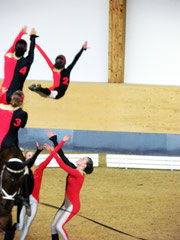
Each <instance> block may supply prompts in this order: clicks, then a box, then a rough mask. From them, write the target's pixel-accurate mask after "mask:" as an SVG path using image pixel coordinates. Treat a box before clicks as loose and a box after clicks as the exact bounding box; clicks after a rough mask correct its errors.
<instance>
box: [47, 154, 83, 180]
mask: <svg viewBox="0 0 180 240" xmlns="http://www.w3.org/2000/svg"><path fill="white" fill-rule="evenodd" d="M52 154H53V156H54V158H55V159H56V162H57V163H58V164H59V166H60V167H61V168H62V169H63V170H64V171H66V172H67V173H68V174H70V175H73V176H75V177H79V176H81V173H80V172H79V171H78V170H76V169H74V168H72V167H70V166H68V165H66V164H65V163H64V162H63V161H62V160H61V159H60V157H59V156H58V155H57V153H56V152H54V151H53V152H52Z"/></svg>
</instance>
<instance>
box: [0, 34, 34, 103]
mask: <svg viewBox="0 0 180 240" xmlns="http://www.w3.org/2000/svg"><path fill="white" fill-rule="evenodd" d="M23 34H24V30H22V31H21V32H20V33H19V34H18V36H17V37H16V39H15V40H14V42H13V45H12V46H11V47H10V49H9V50H8V51H7V52H6V54H5V56H4V62H5V65H4V81H3V83H2V87H5V88H7V89H8V91H7V92H6V93H5V94H2V92H1V94H0V95H1V102H2V103H4V104H8V103H9V102H10V100H11V96H12V94H13V93H14V92H15V91H17V90H22V89H23V85H24V81H25V79H26V77H27V75H28V73H29V70H30V67H31V64H32V63H33V60H34V48H35V38H36V37H37V36H36V35H31V36H30V41H31V43H30V49H29V52H28V56H27V57H21V58H20V59H16V58H15V57H13V53H14V52H15V46H16V43H17V41H18V40H20V39H21V37H22V36H23Z"/></svg>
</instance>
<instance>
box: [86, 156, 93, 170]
mask: <svg viewBox="0 0 180 240" xmlns="http://www.w3.org/2000/svg"><path fill="white" fill-rule="evenodd" d="M87 158H88V161H87V163H86V168H85V169H84V171H85V173H86V174H91V173H92V172H93V170H94V168H93V160H92V159H91V158H89V157H87Z"/></svg>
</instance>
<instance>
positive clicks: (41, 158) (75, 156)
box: [35, 153, 99, 167]
mask: <svg viewBox="0 0 180 240" xmlns="http://www.w3.org/2000/svg"><path fill="white" fill-rule="evenodd" d="M48 156H49V154H40V155H39V156H38V157H37V159H36V161H35V165H37V166H38V165H39V164H40V163H41V162H43V161H44V160H45V159H46V158H47V157H48ZM87 156H88V157H90V158H92V160H93V164H94V167H98V166H99V155H98V154H89V153H88V154H66V157H67V158H68V159H69V161H71V162H72V163H74V164H75V163H76V161H77V160H79V159H80V158H82V157H87ZM47 167H59V165H58V164H57V162H56V160H55V159H54V158H53V159H52V160H51V162H50V163H49V164H48V165H47Z"/></svg>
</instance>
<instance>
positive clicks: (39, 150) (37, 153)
mask: <svg viewBox="0 0 180 240" xmlns="http://www.w3.org/2000/svg"><path fill="white" fill-rule="evenodd" d="M42 150H43V147H42V146H39V144H38V142H36V152H35V153H34V155H33V156H32V158H30V159H28V160H27V161H26V162H27V166H28V168H31V167H32V166H33V165H34V163H35V161H36V159H37V157H38V155H39V154H40V152H42Z"/></svg>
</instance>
